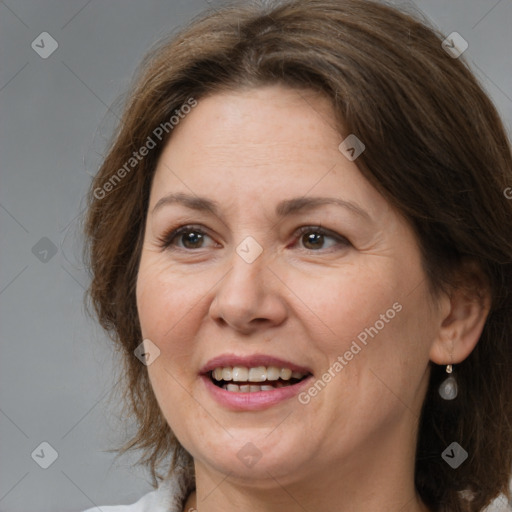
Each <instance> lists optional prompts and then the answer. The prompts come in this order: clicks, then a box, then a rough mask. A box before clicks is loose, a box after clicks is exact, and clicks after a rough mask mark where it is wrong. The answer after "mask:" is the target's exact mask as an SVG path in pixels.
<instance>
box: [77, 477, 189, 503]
mask: <svg viewBox="0 0 512 512" xmlns="http://www.w3.org/2000/svg"><path fill="white" fill-rule="evenodd" d="M193 487H194V486H193V482H191V480H190V479H187V478H186V477H184V476H183V475H175V476H174V477H173V478H172V479H171V480H168V481H165V482H162V483H160V485H159V486H158V489H156V490H154V491H151V492H149V493H147V494H145V495H144V496H142V497H141V498H140V499H139V500H138V501H137V502H135V503H133V504H131V505H107V506H103V505H102V506H101V507H100V506H95V507H93V508H89V509H87V510H85V511H84V512H182V510H183V506H184V503H185V501H186V499H187V497H188V495H189V493H190V492H191V491H192V490H193Z"/></svg>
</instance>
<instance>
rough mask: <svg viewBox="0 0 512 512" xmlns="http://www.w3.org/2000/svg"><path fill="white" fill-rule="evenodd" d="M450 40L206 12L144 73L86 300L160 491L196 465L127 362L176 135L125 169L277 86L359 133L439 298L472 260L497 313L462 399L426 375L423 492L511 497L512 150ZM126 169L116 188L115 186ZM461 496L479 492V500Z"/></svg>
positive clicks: (332, 14)
mask: <svg viewBox="0 0 512 512" xmlns="http://www.w3.org/2000/svg"><path fill="white" fill-rule="evenodd" d="M442 39H444V36H443V35H442V34H440V33H439V32H437V31H436V30H435V29H432V28H430V27H428V26H427V24H426V23H425V21H424V20H420V19H419V18H418V19H416V16H413V15H411V14H408V13H405V12H401V11H398V10H397V9H395V8H391V7H388V6H385V5H383V4H380V3H376V2H371V1H365V0H340V1H336V0H295V1H294V0H292V1H285V2H279V3H274V4H273V5H272V6H267V7H261V6H260V7H258V6H256V5H251V4H249V5H247V4H243V5H232V6H225V7H223V8H221V9H220V10H216V11H215V12H209V13H207V15H206V16H203V17H201V18H199V19H196V20H194V21H193V22H192V23H191V24H190V25H189V26H188V27H187V28H186V29H184V30H182V31H181V32H180V33H179V34H177V35H175V36H173V37H172V38H170V39H168V40H165V41H163V42H162V43H161V44H159V45H158V46H157V47H156V48H155V49H153V50H152V51H151V52H150V53H149V54H148V56H147V57H146V59H145V60H144V62H143V63H142V66H141V68H140V71H139V74H138V76H137V80H136V82H135V84H134V87H133V92H132V93H131V94H130V96H129V98H128V101H127V103H126V106H125V109H124V114H123V116H122V120H121V123H120V124H119V127H118V130H117V132H116V134H115V136H114V139H113V142H112V143H111V146H110V148H109V151H108V154H107V156H106V157H105V160H104V162H103V164H102V166H101V168H100V170H99V172H98V174H97V176H96V177H95V179H94V181H93V183H92V185H91V189H90V194H89V197H88V199H89V202H88V212H87V217H86V225H85V236H86V242H87V244H86V247H85V249H86V251H85V255H86V257H88V264H89V268H90V269H91V272H92V282H91V285H90V289H89V295H88V296H89V297H90V299H91V300H92V304H93V306H94V309H95V312H96V314H97V315H98V317H99V320H100V323H101V325H102V326H103V327H104V328H105V329H106V330H107V331H108V332H109V334H110V335H111V337H112V339H113V340H114V341H115V342H116V344H117V346H118V348H119V350H120V351H121V353H122V359H123V366H124V367H123V370H122V371H123V374H122V378H123V379H124V386H125V387H124V388H123V389H124V392H125V395H126V397H127V400H126V404H127V407H128V410H129V412H131V413H132V414H134V415H135V418H136V419H137V422H138V425H137V426H138V431H137V433H136V434H135V435H134V437H133V438H132V439H131V440H130V441H128V442H127V443H126V444H125V445H124V446H123V447H122V448H121V453H124V452H125V451H127V450H131V449H142V450H143V457H141V459H140V463H142V464H145V465H147V466H148V467H149V469H150V470H151V475H152V477H153V482H154V485H155V486H156V482H157V479H160V478H162V477H161V475H159V474H158V472H157V470H156V468H157V467H158V466H159V464H160V463H161V462H162V461H164V459H165V458H166V457H167V456H168V455H170V454H171V453H174V457H173V459H172V463H171V464H169V472H168V473H167V475H166V476H169V475H170V473H171V472H172V471H173V470H174V468H175V466H176V465H178V464H184V465H186V466H188V467H189V468H190V465H191V458H190V455H189V454H188V453H187V452H186V451H185V450H184V449H183V448H182V447H181V446H180V444H179V442H178V441H177V439H176V438H175V437H174V435H173V433H172V432H171V430H170V428H169V426H168V424H167V422H166V420H165V418H164V417H163V415H162V413H161V411H160V409H159V406H158V404H157V402H156V399H155V396H154V394H153V391H152V389H151V385H150V382H149V379H148V375H147V371H146V367H145V366H144V365H142V364H141V363H140V362H139V360H138V359H137V358H136V357H135V356H134V353H133V351H134V349H135V348H136V347H137V345H139V344H140V343H141V341H142V339H141V330H140V325H139V321H138V315H137V307H136V299H135V283H136V279H137V271H138V263H139V258H140V253H141V246H142V245H141V244H142V240H143V236H144V223H145V217H146V210H147V207H148V200H149V190H150V185H151V181H152V177H153V174H154V171H155V167H156V163H157V160H158V158H159V155H160V153H161V150H162V148H163V147H164V145H165V143H166V142H167V140H168V138H169V137H170V136H172V129H171V128H169V125H167V127H168V128H169V129H168V130H166V132H168V134H167V133H166V136H165V137H161V138H162V140H161V141H158V144H157V147H155V148H154V149H152V150H151V151H149V152H148V154H147V155H146V156H145V157H144V158H142V159H140V161H137V162H136V165H134V169H133V170H131V169H129V170H127V169H128V168H127V167H126V163H127V161H129V159H130V157H132V155H133V153H134V152H137V151H139V150H140V148H141V147H142V146H144V145H145V144H147V141H148V137H150V136H151V135H152V134H154V130H155V128H156V127H158V126H161V125H162V123H165V122H168V121H169V119H170V117H171V116H172V115H174V114H176V111H177V110H179V109H180V107H181V106H182V105H184V104H186V102H187V101H189V100H190V98H194V99H195V100H196V101H200V100H201V98H204V97H205V96H206V95H209V94H213V93H215V92H218V91H221V90H229V89H232V90H234V89H238V88H240V87H258V86H261V85H267V84H278V83H279V84H284V85H287V86H291V87H295V88H302V89H304V88H309V89H314V90H317V91H319V92H321V93H322V94H324V95H325V96H327V97H328V98H330V99H331V100H332V104H333V109H334V112H335V115H336V116H337V117H338V118H339V119H340V121H341V123H342V126H343V127H344V128H345V130H346V132H345V134H343V136H346V135H348V134H349V133H354V134H357V136H358V138H359V139H361V140H362V141H363V142H364V144H365V145H366V150H365V151H364V153H362V154H361V156H359V158H358V159H357V161H356V163H357V165H358V167H359V169H360V171H361V172H362V173H363V174H364V176H365V177H366V178H367V179H368V180H369V181H370V182H371V183H372V184H373V186H375V187H376V188H377V190H379V192H380V193H381V194H383V196H384V197H385V198H386V199H387V200H388V201H389V202H390V203H391V204H392V205H394V206H395V207H396V208H397V209H398V210H399V211H400V212H401V213H402V214H403V215H404V217H405V218H407V219H408V220H409V222H410V224H411V226H412V227H413V228H414V230H415V233H416V235H417V238H418V243H419V244H420V248H421V251H422V257H423V265H424V268H425V271H426V274H427V276H428V279H429V284H430V286H431V289H432V291H433V293H434V294H435V293H437V292H439V291H441V290H446V289H448V288H447V287H448V286H450V285H453V284H454V282H455V277H456V273H457V272H456V271H459V270H461V269H462V268H463V267H462V262H464V261H465V260H471V261H473V262H475V263H476V264H477V265H478V266H479V268H480V269H481V270H482V271H483V273H484V275H485V277H486V279H487V280H488V282H489V285H490V290H491V299H492V307H491V310H490V313H489V315H488V318H487V321H486V324H485V327H484V330H483V333H482V335H481V338H480V341H479V343H478V345H477V346H476V348H475V349H474V350H473V352H472V353H471V354H470V356H469V357H468V358H467V359H466V360H465V361H463V362H462V363H461V364H460V365H457V367H456V370H457V378H458V382H459V388H460V392H459V396H458V397H457V398H456V399H455V400H453V401H450V402H445V401H443V400H442V399H441V398H440V397H439V396H438V393H437V388H438V386H439V384H440V382H441V380H442V379H443V375H444V373H443V372H444V368H443V367H440V366H437V365H435V364H431V375H430V383H429V389H428V392H427V395H426V398H425V403H424V406H423V411H422V415H421V419H420V425H419V437H418V446H417V455H416V469H415V482H416V488H417V490H418V493H419V495H420V496H421V498H422V499H423V501H424V502H425V503H426V504H427V505H428V506H429V507H430V508H431V509H432V510H435V511H451V512H454V511H462V510H469V511H478V510H481V509H482V508H483V507H484V506H485V505H486V504H488V503H489V502H490V501H491V499H492V498H494V497H496V496H498V494H499V493H500V492H503V493H505V494H506V495H507V496H508V479H509V477H510V472H511V467H512V428H511V420H512V236H511V235H512V201H511V200H507V198H506V197H505V194H504V191H505V190H507V187H510V186H511V185H512V155H511V147H510V142H509V141H508V139H507V135H506V132H505V130H504V127H503V124H502V121H501V120H500V118H499V116H498V114H497V112H496V109H495V107H494V106H493V104H492V102H491V101H490V100H489V98H488V97H487V96H486V94H485V93H484V92H483V90H482V87H481V86H480V85H479V84H478V82H477V80H476V79H475V77H474V76H473V74H472V73H471V71H470V70H469V67H468V65H467V64H466V63H465V62H464V61H463V58H462V57H461V58H458V59H456V58H452V57H451V56H449V55H448V54H447V53H446V52H445V50H444V49H443V48H442V46H441V41H442ZM340 135H342V134H341V133H340ZM153 139H155V137H154V136H153ZM340 140H341V139H340ZM132 163H133V162H132ZM123 166H124V169H125V171H126V172H124V173H121V174H122V180H118V182H117V181H116V182H115V183H114V182H113V181H112V180H113V176H114V174H116V173H117V176H118V177H119V170H120V169H121V168H123ZM109 180H110V181H109ZM107 182H109V183H110V184H111V186H109V187H107V188H108V193H105V190H107V188H106V187H105V184H106V183H107ZM98 191H100V192H98ZM454 440H455V441H457V442H458V443H459V444H460V445H462V446H463V447H464V449H465V450H466V451H467V452H468V454H469V458H468V460H467V461H466V462H465V463H464V464H462V465H461V466H460V467H459V468H458V469H457V470H454V469H452V468H451V467H450V466H449V465H448V464H446V463H445V461H444V460H443V459H442V458H441V453H442V452H443V450H444V449H445V448H446V447H447V446H448V445H449V444H450V443H451V442H452V441H454ZM463 490H470V491H472V493H473V498H472V500H467V499H465V498H464V497H463V495H462V494H461V492H459V491H463Z"/></svg>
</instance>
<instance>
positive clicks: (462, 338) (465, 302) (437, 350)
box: [430, 261, 491, 365]
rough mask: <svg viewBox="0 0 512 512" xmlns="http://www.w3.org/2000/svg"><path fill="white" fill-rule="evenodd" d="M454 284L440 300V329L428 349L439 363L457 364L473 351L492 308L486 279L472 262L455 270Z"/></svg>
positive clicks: (466, 262) (432, 358)
mask: <svg viewBox="0 0 512 512" xmlns="http://www.w3.org/2000/svg"><path fill="white" fill-rule="evenodd" d="M457 274H458V275H457V285H454V286H453V287H452V289H451V290H450V292H449V294H447V295H444V296H443V297H442V298H441V299H440V301H441V302H442V307H439V308H438V311H439V317H438V319H439V328H438V333H437V335H436V338H435V339H434V341H433V343H432V346H431V349H430V360H431V361H433V362H434V363H436V364H439V365H447V364H458V363H461V362H462V361H464V359H466V358H467V357H468V356H469V354H471V352H472V351H473V349H474V348H475V347H476V344H477V343H478V340H479V339H480V336H481V334H482V331H483V329H484V325H485V321H486V320H487V316H488V314H489V311H490V308H491V293H490V287H489V284H488V280H487V279H486V277H485V275H484V273H483V272H482V271H481V269H480V268H479V267H478V265H477V264H476V263H475V262H473V261H465V262H464V263H463V264H462V266H461V268H460V271H459V272H457Z"/></svg>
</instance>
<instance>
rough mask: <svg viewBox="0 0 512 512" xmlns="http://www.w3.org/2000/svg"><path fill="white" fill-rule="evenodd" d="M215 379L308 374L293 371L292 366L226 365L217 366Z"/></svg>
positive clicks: (245, 379) (247, 379)
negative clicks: (249, 366) (250, 366)
mask: <svg viewBox="0 0 512 512" xmlns="http://www.w3.org/2000/svg"><path fill="white" fill-rule="evenodd" d="M212 375H213V378H214V379H215V380H232V381H234V382H264V381H266V380H278V379H282V380H290V379H291V378H293V379H301V378H302V377H304V376H305V375H306V374H305V373H301V372H293V371H292V370H290V368H277V367H276V366H268V367H266V366H255V367H254V368H247V367H245V366H224V367H217V368H215V370H213V372H212Z"/></svg>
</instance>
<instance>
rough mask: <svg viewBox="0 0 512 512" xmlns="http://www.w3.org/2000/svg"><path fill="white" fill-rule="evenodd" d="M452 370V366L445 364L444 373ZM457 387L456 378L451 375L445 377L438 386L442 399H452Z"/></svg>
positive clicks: (455, 395) (455, 394)
mask: <svg viewBox="0 0 512 512" xmlns="http://www.w3.org/2000/svg"><path fill="white" fill-rule="evenodd" d="M452 372H453V367H452V365H451V364H449V365H447V366H446V373H449V374H451V373H452ZM457 393H458V387H457V380H456V379H455V377H454V376H453V375H450V376H449V377H447V378H446V379H445V380H443V382H442V383H441V385H440V386H439V394H440V395H441V398H442V399H443V400H453V399H454V398H456V397H457Z"/></svg>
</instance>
